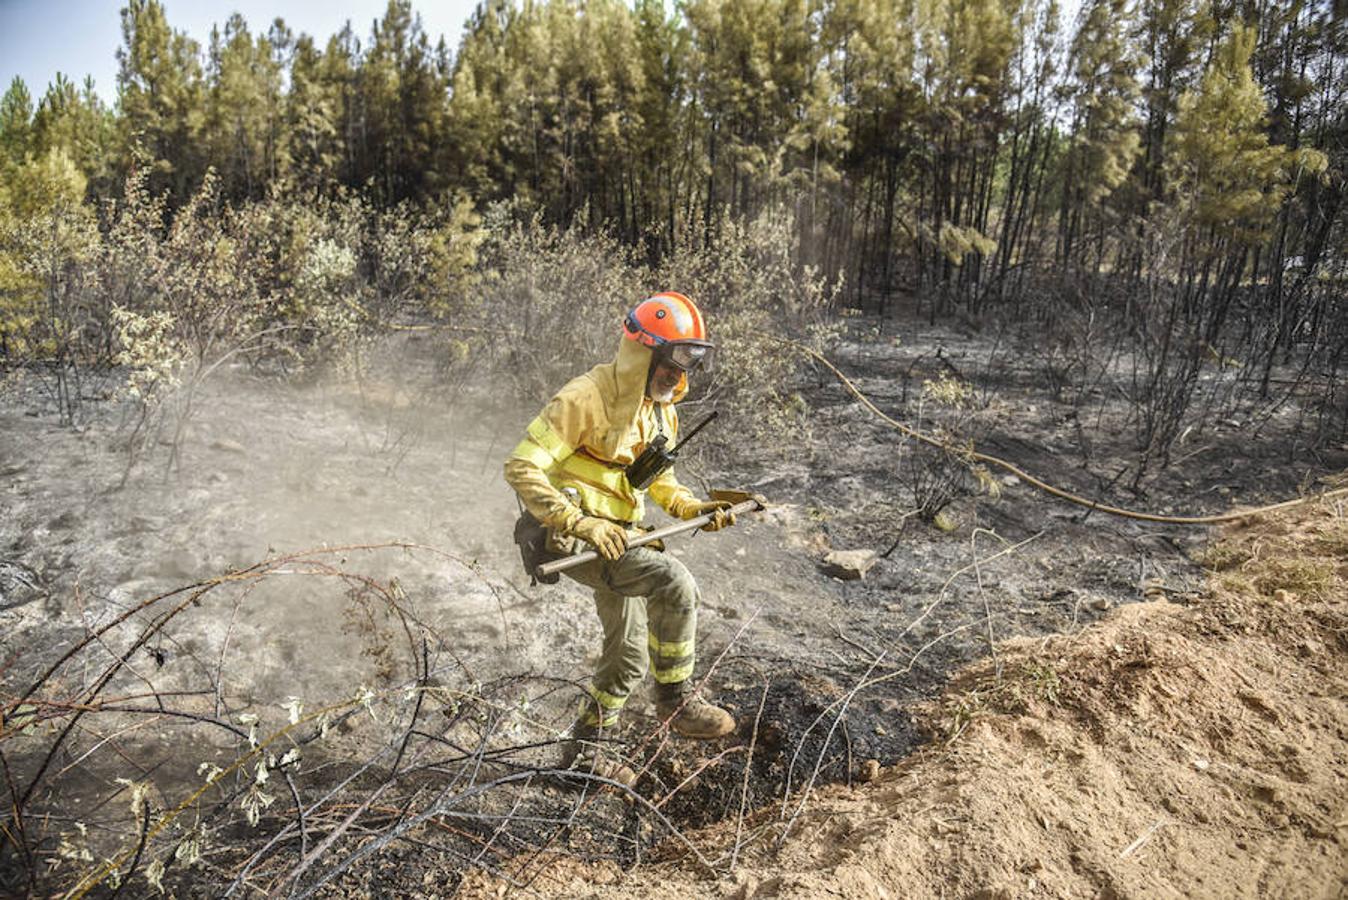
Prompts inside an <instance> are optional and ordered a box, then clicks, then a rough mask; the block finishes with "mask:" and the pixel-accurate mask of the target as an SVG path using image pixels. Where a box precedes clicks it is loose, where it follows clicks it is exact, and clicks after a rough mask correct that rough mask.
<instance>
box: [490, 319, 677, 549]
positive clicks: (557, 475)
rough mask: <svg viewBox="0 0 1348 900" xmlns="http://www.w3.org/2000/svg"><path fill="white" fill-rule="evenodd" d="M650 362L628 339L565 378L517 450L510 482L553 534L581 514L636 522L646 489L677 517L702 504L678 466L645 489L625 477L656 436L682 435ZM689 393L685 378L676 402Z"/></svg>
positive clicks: (509, 466)
mask: <svg viewBox="0 0 1348 900" xmlns="http://www.w3.org/2000/svg"><path fill="white" fill-rule="evenodd" d="M650 366H651V349H650V348H649V347H646V346H644V345H643V344H640V343H638V342H637V341H632V340H626V339H623V340H622V341H621V342H620V343H619V345H618V355H617V358H615V359H614V361H613V362H611V363H605V364H603V365H598V366H595V367H594V368H593V369H591V370H590V371H588V372H586V373H585V374H584V375H580V376H578V377H576V378H573V379H571V380H570V381H569V382H567V383H566V385H565V386H564V387H563V388H562V389H561V390H560V391H558V392H557V395H556V396H555V397H553V398H552V400H551V401H549V402H548V405H547V406H545V407H543V411H542V412H541V413H539V414H538V416H537V417H536V418H535V419H534V420H533V421H532V422H530V423H529V427H528V430H527V433H526V434H525V437H524V440H522V441H520V442H519V444H518V445H517V446H516V447H515V449H514V450H513V451H511V453H510V458H509V459H508V460H506V464H505V478H506V481H507V482H509V483H510V486H511V487H512V488H514V489H515V492H516V493H517V494H519V496H520V499H521V501H522V502H523V503H524V506H525V508H526V509H528V510H529V512H530V513H532V514H533V516H534V518H536V519H538V520H539V521H540V522H542V523H543V524H544V525H546V526H548V527H549V528H551V529H552V530H553V531H554V532H556V533H560V534H566V533H568V532H569V531H570V530H571V528H572V526H574V525H575V524H576V522H577V521H579V520H580V519H581V518H582V517H583V516H600V517H603V518H605V519H611V520H613V521H615V522H619V523H621V524H623V525H634V524H636V523H638V522H640V521H641V519H642V516H643V515H644V514H645V503H644V499H643V494H644V493H646V492H649V493H650V495H651V499H653V500H654V501H655V502H656V503H658V504H660V506H661V508H662V509H664V510H665V512H667V513H669V514H670V515H672V516H674V517H676V518H681V517H682V515H681V514H682V511H683V509H684V507H685V506H686V504H688V503H695V502H696V498H695V497H694V496H693V493H692V491H690V490H688V488H686V487H684V486H683V485H681V484H679V482H678V480H677V479H676V478H675V477H674V470H673V469H666V470H665V471H664V472H663V473H662V474H661V475H660V477H659V478H657V479H656V480H655V481H653V482H652V483H651V485H650V487H649V488H647V489H646V491H638V490H635V489H634V488H633V487H632V485H631V484H629V483H628V481H627V475H626V473H625V471H624V469H625V468H626V466H627V465H628V464H630V463H631V462H632V461H633V460H635V459H636V458H637V457H638V456H640V455H641V452H642V451H643V450H645V449H646V445H647V444H649V443H650V442H651V441H652V440H654V439H655V436H656V435H657V434H660V433H661V431H663V433H664V434H665V435H666V436H667V437H668V440H669V445H668V446H673V445H674V444H675V443H677V440H678V430H679V416H678V413H677V412H675V411H674V404H673V403H662V404H656V403H653V402H652V401H651V400H650V399H649V398H648V397H647V396H646V378H647V374H648V372H649V370H650ZM687 393H688V381H687V378H686V377H685V378H683V379H681V380H680V381H679V385H678V387H677V388H676V389H675V390H674V402H675V403H677V402H678V401H679V400H682V399H683V397H684V395H685V394H687ZM657 415H659V416H661V420H659V421H657ZM564 488H573V489H574V492H575V495H576V496H577V497H578V498H579V505H577V504H576V503H574V502H572V500H571V499H569V498H568V497H567V496H566V494H564V493H562V490H563V489H564Z"/></svg>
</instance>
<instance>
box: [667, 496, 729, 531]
mask: <svg viewBox="0 0 1348 900" xmlns="http://www.w3.org/2000/svg"><path fill="white" fill-rule="evenodd" d="M732 506H734V504H733V503H731V502H730V501H729V500H701V501H695V502H693V503H689V504H688V505H687V506H685V507H684V508H683V509H681V510H679V516H680V518H683V519H696V518H697V517H698V516H704V515H706V514H707V513H711V514H712V518H711V521H710V522H708V523H707V524H706V525H703V526H702V530H703V531H720V530H721V529H722V528H725V527H726V526H728V525H734V524H735V514H734V513H732V512H731V511H730V507H732Z"/></svg>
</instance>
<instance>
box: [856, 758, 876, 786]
mask: <svg viewBox="0 0 1348 900" xmlns="http://www.w3.org/2000/svg"><path fill="white" fill-rule="evenodd" d="M858 777H859V778H860V779H861V780H862V781H874V780H875V779H877V778H879V777H880V761H879V760H878V759H868V760H866V761H865V762H864V763H862V764H861V771H860V772H859V773H858Z"/></svg>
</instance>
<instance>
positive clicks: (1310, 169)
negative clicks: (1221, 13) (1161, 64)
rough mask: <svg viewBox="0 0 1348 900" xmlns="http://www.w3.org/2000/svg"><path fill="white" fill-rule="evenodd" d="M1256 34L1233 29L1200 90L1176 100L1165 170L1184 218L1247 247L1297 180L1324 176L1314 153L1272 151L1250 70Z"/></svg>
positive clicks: (1276, 147) (1262, 104) (1318, 155)
mask: <svg viewBox="0 0 1348 900" xmlns="http://www.w3.org/2000/svg"><path fill="white" fill-rule="evenodd" d="M1255 38H1256V32H1255V30H1254V29H1253V28H1243V27H1240V28H1236V29H1235V30H1234V31H1232V33H1231V35H1230V36H1229V37H1228V38H1227V39H1226V40H1225V41H1223V42H1222V44H1221V45H1220V46H1219V47H1218V48H1217V50H1216V53H1215V54H1214V57H1213V61H1212V63H1211V65H1209V67H1208V70H1207V72H1206V73H1205V74H1204V75H1203V79H1202V81H1201V83H1200V84H1199V86H1198V89H1197V90H1195V91H1191V92H1188V93H1186V94H1185V95H1184V96H1183V98H1181V100H1180V104H1179V113H1178V115H1177V117H1176V121H1175V130H1174V132H1173V133H1172V134H1173V136H1172V140H1171V143H1170V146H1169V148H1168V151H1169V152H1168V154H1167V160H1166V162H1167V170H1168V175H1169V178H1170V181H1171V183H1172V184H1173V186H1174V191H1175V196H1176V200H1177V202H1178V203H1179V204H1180V209H1181V210H1182V213H1183V214H1184V216H1185V217H1186V218H1187V219H1188V220H1189V221H1191V222H1192V224H1193V225H1195V226H1197V227H1200V228H1213V229H1220V230H1221V231H1222V232H1223V233H1225V234H1229V235H1231V236H1232V237H1234V238H1235V239H1236V240H1238V241H1240V242H1241V243H1246V244H1249V243H1253V242H1255V241H1257V240H1259V238H1260V237H1261V236H1262V235H1263V233H1264V229H1265V228H1267V226H1268V225H1269V224H1270V223H1271V222H1272V221H1273V218H1274V217H1275V216H1276V215H1277V214H1278V211H1279V210H1280V209H1281V208H1282V205H1283V202H1284V200H1285V198H1286V196H1287V193H1288V191H1289V190H1290V189H1291V187H1292V185H1293V183H1294V182H1295V180H1296V178H1298V177H1299V176H1300V175H1302V174H1303V173H1307V174H1319V173H1322V172H1324V170H1325V168H1326V166H1327V159H1326V157H1325V155H1324V154H1323V153H1320V152H1318V151H1315V150H1309V149H1302V150H1292V149H1289V148H1287V147H1284V146H1281V145H1278V144H1272V143H1270V141H1269V137H1268V134H1267V132H1266V130H1265V125H1266V122H1265V113H1266V106H1265V102H1264V96H1263V93H1262V91H1261V90H1260V89H1259V85H1258V84H1256V83H1255V80H1254V74H1253V72H1252V71H1251V69H1250V55H1251V53H1252V52H1253V50H1254V46H1255Z"/></svg>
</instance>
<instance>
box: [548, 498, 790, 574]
mask: <svg viewBox="0 0 1348 900" xmlns="http://www.w3.org/2000/svg"><path fill="white" fill-rule="evenodd" d="M762 508H763V504H761V503H759V502H758V501H757V500H745V501H744V502H743V503H736V504H735V505H734V506H732V507H730V510H729V511H730V512H732V513H734V514H735V515H737V516H738V515H741V514H743V513H749V512H754V511H756V510H760V509H762ZM714 515H715V513H705V514H704V515H700V516H695V517H693V518H691V519H685V520H683V521H682V522H675V523H674V524H673V525H666V526H664V527H663V528H657V529H655V530H654V531H647V532H644V533H642V534H640V535H637V536H636V537H633V538H632V539H631V540H629V541H628V542H627V547H628V549H631V548H632V547H643V546H645V545H646V544H649V543H652V542H654V541H659V540H663V539H664V538H668V537H675V536H677V535H680V534H684V533H686V532H689V531H693V530H694V529H697V528H701V527H702V526H703V525H706V524H707V523H708V522H710V521H711V520H712V516H714ZM598 558H599V552H598V551H597V550H582V551H581V552H580V553H575V554H572V555H571V556H566V557H563V558H561V559H555V560H553V561H552V562H549V563H543V565H541V566H539V567H538V569H537V570H536V574H537V575H538V577H540V578H541V577H543V576H544V575H552V574H554V573H556V572H565V571H566V570H567V569H574V568H575V567H576V566H581V565H584V564H585V563H587V562H590V561H591V560H594V559H598Z"/></svg>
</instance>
